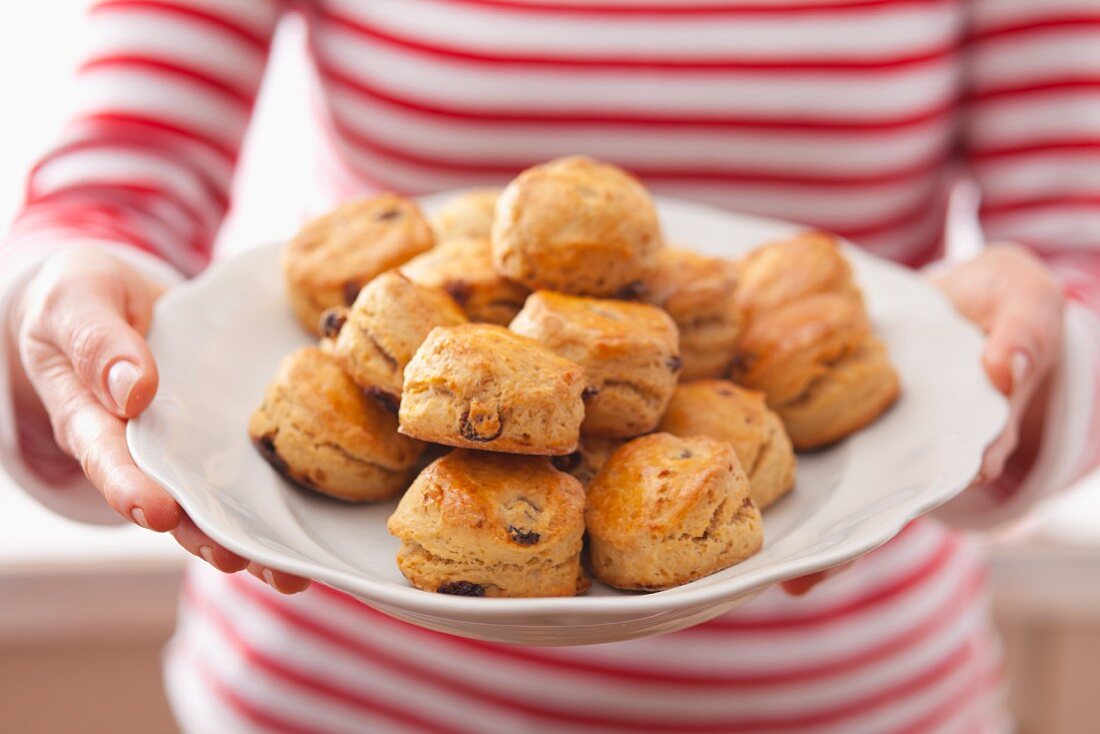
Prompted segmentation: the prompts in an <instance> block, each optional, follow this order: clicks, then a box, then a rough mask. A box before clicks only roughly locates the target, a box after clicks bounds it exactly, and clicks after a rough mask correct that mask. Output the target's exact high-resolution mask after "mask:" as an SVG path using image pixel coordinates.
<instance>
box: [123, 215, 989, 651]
mask: <svg viewBox="0 0 1100 734" xmlns="http://www.w3.org/2000/svg"><path fill="white" fill-rule="evenodd" d="M442 198H443V197H442V196H440V197H431V198H430V199H428V200H426V202H425V205H426V207H427V208H429V209H430V208H431V207H432V205H433V204H435V203H438V202H439V201H440V200H441V199H442ZM659 206H660V213H661V220H662V224H663V226H664V229H665V233H666V235H667V237H668V239H669V240H670V241H671V242H675V243H677V244H679V245H682V246H690V247H693V248H696V249H698V250H699V251H701V252H705V253H713V254H722V255H736V254H738V253H741V252H744V251H746V250H748V249H750V248H751V247H753V246H755V245H758V244H760V243H761V242H764V241H766V240H769V239H773V238H775V237H778V236H782V235H785V234H788V233H790V232H792V231H795V230H797V229H799V228H798V227H796V226H795V225H790V224H783V223H779V222H774V221H768V220H763V219H756V218H750V217H745V216H737V215H733V214H729V213H726V212H722V211H720V210H717V209H712V208H708V207H703V206H699V205H694V204H688V203H684V202H680V201H671V200H662V201H660V202H659ZM279 250H280V247H279V246H278V245H268V246H264V247H259V248H256V249H254V250H251V251H249V252H245V253H244V254H241V255H239V256H237V257H234V258H232V259H230V260H227V261H225V262H222V263H219V264H217V265H215V266H213V267H211V268H210V270H209V271H208V272H207V273H205V274H204V275H202V276H201V277H199V278H197V279H195V280H194V281H192V282H190V283H188V284H186V285H184V286H182V287H180V288H177V289H175V290H173V291H172V292H171V293H169V294H168V295H167V296H165V297H164V298H163V299H162V301H161V302H160V304H159V305H158V307H157V311H156V318H155V319H154V322H153V328H152V332H151V334H150V337H149V343H150V345H151V346H152V349H153V353H154V354H155V355H156V358H157V361H158V364H159V366H160V390H159V392H158V394H157V397H156V399H155V400H154V401H153V404H152V406H151V407H150V408H149V409H148V410H147V411H146V412H145V414H144V415H143V416H142V417H141V418H140V419H138V420H135V421H132V422H131V423H130V425H129V428H128V431H127V436H128V439H129V444H130V451H131V453H132V454H133V456H134V459H135V461H136V462H137V464H138V466H140V467H141V468H142V469H143V470H144V471H146V472H147V473H148V474H149V475H151V476H152V477H153V478H155V479H156V480H157V481H159V482H160V483H161V484H163V485H164V486H165V487H166V488H167V489H168V491H169V492H171V493H172V495H173V496H174V497H175V498H176V499H177V500H178V501H179V503H180V504H181V505H182V506H183V508H184V509H185V510H186V511H187V512H188V514H189V515H190V516H191V517H192V518H193V519H194V520H195V522H196V523H197V524H198V526H199V527H200V528H202V529H203V530H204V531H206V533H208V534H209V535H210V537H212V538H213V539H215V540H216V541H218V542H219V543H222V544H223V545H224V546H225V547H227V548H229V549H230V550H233V551H235V552H237V553H239V554H241V555H243V556H246V557H248V558H251V559H253V560H256V561H259V562H260V563H263V564H266V565H269V566H272V567H274V568H278V569H282V570H284V571H288V572H291V573H295V574H299V575H301V576H307V577H310V578H313V579H317V580H319V581H322V582H324V583H326V584H329V585H331V586H333V587H336V588H338V589H343V590H345V591H347V592H349V593H351V594H354V595H356V596H358V597H360V598H362V599H363V600H364V601H365V602H366V603H368V604H370V605H371V606H373V607H375V608H377V609H380V610H381V611H383V612H386V613H387V614H391V615H393V616H395V617H398V618H400V619H403V620H405V621H408V622H411V623H413V624H417V625H421V626H423V627H428V628H431V629H435V630H442V631H445V632H450V633H453V634H456V635H463V636H466V637H474V638H478V639H484V640H495V641H501V642H511V643H521V644H531V645H576V644H588V643H598V642H612V641H617V640H626V639H631V638H636V637H645V636H648V635H655V634H659V633H664V632H670V631H673V630H677V629H681V628H684V627H688V626H690V625H693V624H698V623H699V622H703V621H705V620H707V619H710V618H712V617H715V616H717V615H719V614H722V613H723V612H726V611H728V610H730V609H732V608H734V607H736V606H738V605H739V604H741V603H743V602H744V601H746V600H747V599H749V598H751V597H752V596H753V595H755V594H757V593H759V592H760V591H762V590H763V589H765V588H766V587H768V586H769V585H771V584H774V583H776V582H778V581H782V580H784V579H790V578H794V577H796V576H801V575H803V574H807V573H811V572H813V571H818V570H821V569H824V568H827V567H829V566H832V565H835V564H838V563H842V562H844V561H847V560H850V559H852V558H855V557H856V556H859V555H861V554H863V553H866V552H867V551H870V550H872V549H873V548H875V547H877V546H879V545H881V544H882V543H885V542H886V541H887V540H889V539H890V538H892V537H893V536H894V535H896V534H897V533H898V531H900V530H901V529H902V527H903V526H904V525H905V524H906V522H908V521H909V520H911V519H912V518H914V517H916V516H918V515H920V514H922V513H925V512H927V511H929V510H930V509H932V508H934V507H936V506H937V505H939V504H941V503H943V502H946V501H947V500H949V499H951V498H952V497H953V496H955V495H956V494H957V493H958V492H959V491H960V490H962V489H963V488H964V487H965V486H966V485H967V484H968V483H969V481H970V480H971V478H972V477H973V476H974V475H975V474H976V472H977V470H978V467H979V465H980V461H981V456H982V452H983V449H984V448H985V446H986V445H987V444H988V443H989V442H990V441H991V440H992V439H993V438H994V437H995V436H996V435H997V433H998V432H999V430H1000V428H1001V427H1002V426H1003V424H1004V422H1005V420H1006V417H1007V413H1008V410H1007V405H1006V403H1005V401H1004V399H1003V398H1002V397H1001V396H1000V395H999V394H998V393H997V392H996V391H995V390H994V389H993V388H992V387H991V386H990V384H989V382H988V381H987V380H986V377H985V375H984V373H983V372H982V369H981V360H980V353H981V347H982V337H981V334H979V332H978V331H977V330H976V329H975V328H974V327H973V326H971V325H970V324H969V323H967V322H966V321H964V320H963V319H962V318H960V317H959V316H958V315H957V314H956V313H955V311H954V310H953V309H952V308H951V306H950V305H949V304H948V302H947V301H946V300H945V299H944V298H943V296H941V295H940V293H939V292H938V291H936V290H935V289H933V288H931V287H930V286H928V285H927V284H925V283H924V281H922V280H921V279H920V278H919V277H917V276H916V275H914V274H912V273H910V272H908V271H906V270H905V269H903V268H901V267H898V266H896V265H893V264H891V263H888V262H885V261H883V260H880V259H877V258H875V257H872V256H870V255H867V254H865V253H862V252H860V251H859V250H857V249H855V248H850V249H849V250H848V255H849V256H850V258H851V260H852V263H853V265H854V267H855V271H856V276H857V278H858V281H859V283H860V285H861V286H862V287H863V289H864V291H865V293H866V296H867V303H868V306H869V308H870V311H871V316H872V319H873V321H874V325H875V329H876V330H877V332H878V334H879V335H880V336H881V337H882V338H883V340H884V341H885V342H886V344H887V345H888V347H889V351H890V356H891V358H892V359H893V361H894V363H895V364H896V365H897V367H898V370H899V372H900V374H901V382H902V397H901V399H900V400H899V402H898V404H897V405H895V406H894V407H893V408H892V409H891V410H890V411H889V412H888V413H887V414H886V415H884V416H883V417H882V418H881V419H879V420H878V421H877V422H875V423H874V424H873V425H872V426H870V427H869V428H867V429H865V430H863V431H861V432H860V433H858V434H856V435H855V436H853V437H851V438H849V439H848V440H846V441H844V442H843V443H840V444H838V445H837V446H835V447H833V448H831V449H829V450H827V451H822V452H818V453H815V454H810V455H805V456H800V457H799V465H798V484H797V487H796V488H795V491H794V492H792V493H791V494H790V495H789V496H788V497H786V498H785V499H783V500H782V501H781V502H779V503H778V504H777V505H775V506H774V507H773V508H770V509H769V510H768V512H767V513H766V516H765V520H764V528H765V544H764V548H763V550H762V551H761V552H760V553H758V554H757V555H755V556H753V557H752V558H750V559H749V560H747V561H745V562H743V563H741V564H738V565H736V566H734V567H732V568H729V569H726V570H725V571H721V572H719V573H716V574H714V575H712V576H708V577H706V578H704V579H700V580H699V581H695V582H693V583H690V584H687V585H685V586H680V587H678V588H675V589H670V590H668V591H662V592H658V593H654V594H644V595H643V594H627V593H620V592H616V591H614V590H611V589H608V588H607V587H604V586H602V585H600V584H598V583H597V584H594V585H593V588H592V590H591V591H590V592H589V593H588V594H587V595H585V596H580V597H575V598H549V599H482V598H468V597H460V596H448V595H443V594H432V593H427V592H423V591H419V590H417V589H414V588H412V587H411V586H410V585H409V584H408V583H407V582H406V581H405V579H404V578H403V577H402V576H401V574H400V572H399V571H398V570H397V566H396V564H395V562H394V556H395V554H396V552H397V548H398V542H397V540H396V539H395V538H393V537H391V536H390V535H388V534H387V533H386V519H387V517H389V515H390V513H391V511H392V510H393V507H394V505H395V503H394V502H389V503H385V504H380V505H373V506H369V505H368V506H359V505H349V504H344V503H340V502H337V501H333V500H329V499H326V498H324V497H319V496H317V495H314V494H311V493H309V492H307V491H303V490H301V489H299V488H297V487H294V486H291V485H290V484H288V483H287V482H285V481H284V480H283V479H282V478H280V477H279V475H277V474H276V473H275V472H274V471H272V469H271V468H270V467H269V466H268V465H267V464H266V463H264V461H263V460H262V459H261V458H260V456H259V455H258V454H257V453H256V451H255V450H254V449H253V448H252V446H251V445H250V444H249V441H248V437H247V435H246V426H247V423H248V416H249V414H250V413H251V411H252V409H253V408H254V407H255V406H256V405H258V404H259V402H260V397H261V394H262V392H263V389H264V386H265V385H266V383H267V382H268V380H269V379H270V378H271V376H272V375H273V374H274V372H275V367H276V364H277V363H278V362H279V360H280V359H281V358H282V357H283V356H284V355H286V354H288V353H290V352H291V351H293V350H294V349H295V348H297V347H300V346H302V345H304V344H307V343H309V339H308V337H307V336H306V334H305V333H304V332H303V331H302V329H301V328H300V327H299V326H298V324H297V322H296V321H295V320H294V318H293V316H292V315H291V312H290V309H289V307H288V305H287V301H286V298H285V296H284V294H283V281H282V277H281V273H280V270H279V265H278V254H279Z"/></svg>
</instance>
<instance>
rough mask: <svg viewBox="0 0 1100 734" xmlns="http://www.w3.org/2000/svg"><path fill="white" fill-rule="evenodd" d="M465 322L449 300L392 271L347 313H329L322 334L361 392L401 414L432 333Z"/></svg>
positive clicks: (376, 281)
mask: <svg viewBox="0 0 1100 734" xmlns="http://www.w3.org/2000/svg"><path fill="white" fill-rule="evenodd" d="M464 323H466V316H465V314H463V312H462V309H460V308H459V307H458V304H456V303H455V302H454V300H453V299H452V298H451V297H450V296H449V295H447V294H446V293H444V292H443V291H441V290H440V289H438V288H429V287H427V286H423V285H419V284H417V283H414V282H412V281H411V280H409V279H408V278H406V277H405V276H404V275H401V273H399V272H397V271H395V270H390V271H387V272H385V273H382V274H381V275H379V276H378V277H377V278H375V279H374V280H372V281H371V282H370V283H367V285H366V286H365V287H364V288H363V290H361V291H359V296H358V297H357V298H356V299H355V303H354V304H352V307H351V309H349V310H348V311H347V312H346V313H342V312H340V311H335V312H333V311H326V312H325V316H324V317H323V318H322V323H321V329H322V332H323V333H324V335H325V338H326V339H331V340H332V344H331V346H330V347H329V350H330V351H331V353H332V355H333V356H335V357H336V359H337V361H339V362H340V364H341V365H342V366H343V368H344V370H346V371H347V373H348V374H349V375H351V378H352V379H353V380H355V382H356V383H357V384H358V385H359V387H361V388H363V390H365V391H366V392H367V393H368V394H370V395H371V396H372V397H375V398H377V399H378V400H380V401H382V403H383V404H384V405H386V406H387V407H389V408H390V409H391V410H392V411H393V412H395V413H396V412H397V406H398V405H399V404H400V402H401V386H402V384H403V383H404V380H405V365H407V364H408V363H409V360H410V359H412V356H413V354H414V353H415V352H416V349H417V347H419V346H420V344H421V342H423V341H424V339H425V337H427V336H428V332H430V331H431V330H432V329H433V328H435V327H436V326H455V325H456V324H464Z"/></svg>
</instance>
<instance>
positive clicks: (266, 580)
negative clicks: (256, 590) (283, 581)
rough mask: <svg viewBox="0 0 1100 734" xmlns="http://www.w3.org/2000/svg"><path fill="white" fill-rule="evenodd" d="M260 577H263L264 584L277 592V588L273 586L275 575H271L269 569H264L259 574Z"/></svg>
mask: <svg viewBox="0 0 1100 734" xmlns="http://www.w3.org/2000/svg"><path fill="white" fill-rule="evenodd" d="M260 575H261V576H263V577H264V583H266V584H267V585H268V586H270V587H271V588H273V589H275V591H278V590H279V587H278V586H276V585H275V574H273V573H271V569H270V568H265V569H264V570H263V571H261V572H260Z"/></svg>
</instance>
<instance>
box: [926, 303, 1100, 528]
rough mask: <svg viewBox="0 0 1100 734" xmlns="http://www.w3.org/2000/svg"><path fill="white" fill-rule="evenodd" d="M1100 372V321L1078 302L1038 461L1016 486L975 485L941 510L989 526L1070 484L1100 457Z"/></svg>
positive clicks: (954, 521)
mask: <svg viewBox="0 0 1100 734" xmlns="http://www.w3.org/2000/svg"><path fill="white" fill-rule="evenodd" d="M1098 375H1100V323H1098V322H1097V320H1096V317H1095V316H1093V315H1092V314H1091V313H1090V312H1089V311H1088V310H1087V309H1085V308H1083V307H1081V306H1080V305H1078V304H1076V303H1072V302H1071V303H1070V304H1069V305H1068V306H1067V308H1066V316H1065V337H1064V341H1063V352H1062V357H1061V359H1059V360H1058V361H1057V362H1056V363H1055V366H1054V372H1053V374H1052V381H1051V388H1050V394H1049V397H1048V402H1047V407H1046V414H1045V416H1044V419H1043V436H1042V439H1041V443H1040V445H1039V450H1038V452H1037V454H1036V458H1035V462H1034V463H1033V464H1032V466H1031V470H1030V471H1029V472H1028V473H1027V475H1026V476H1024V477H1022V478H1021V479H1020V481H1019V483H1018V484H1017V485H1016V487H1015V488H1014V489H1013V491H1011V492H1007V493H1006V492H999V491H996V489H995V487H996V485H991V486H981V487H971V488H970V489H968V490H967V491H965V492H963V493H962V494H961V495H959V496H958V497H956V498H955V499H953V500H951V501H950V502H949V503H947V504H946V505H944V506H943V507H941V508H939V509H938V510H936V511H935V517H936V518H937V519H939V520H943V521H944V522H946V523H948V524H950V525H953V526H955V527H959V528H963V529H968V530H988V529H990V528H993V527H996V526H998V525H1003V524H1006V523H1009V522H1012V521H1014V520H1017V519H1020V518H1021V517H1023V516H1024V515H1025V514H1026V513H1027V512H1028V511H1029V510H1031V509H1032V508H1033V507H1034V506H1035V505H1036V504H1037V503H1039V502H1040V501H1042V500H1043V499H1046V498H1048V497H1050V496H1051V495H1054V494H1056V493H1058V492H1061V491H1062V490H1064V489H1067V488H1068V487H1069V486H1071V485H1072V484H1073V483H1074V481H1076V480H1077V479H1078V478H1080V477H1081V476H1082V474H1083V473H1085V472H1086V471H1087V470H1088V469H1089V468H1091V466H1092V464H1093V463H1094V461H1095V458H1096V457H1095V456H1094V454H1095V453H1096V451H1095V448H1096V447H1095V446H1094V445H1093V444H1095V442H1096V440H1097V438H1096V435H1095V433H1094V430H1093V423H1094V422H1095V419H1096V417H1097V412H1098V411H1097V407H1098V406H1097V402H1098V397H1100V396H1098V389H1097V388H1098V385H1097V382H1098Z"/></svg>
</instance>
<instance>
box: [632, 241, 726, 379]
mask: <svg viewBox="0 0 1100 734" xmlns="http://www.w3.org/2000/svg"><path fill="white" fill-rule="evenodd" d="M736 289H737V267H736V265H734V264H733V263H732V262H729V261H728V260H723V259H721V258H717V257H704V256H702V255H697V254H695V253H694V252H688V251H687V250H679V249H675V248H665V249H663V250H661V252H660V253H659V255H658V256H657V271H656V272H655V273H654V274H653V275H652V276H651V277H650V278H649V280H647V281H646V282H645V285H644V287H643V288H642V290H641V293H642V299H643V300H644V301H646V302H648V303H652V304H654V305H655V306H660V307H661V308H663V309H664V310H665V311H667V312H668V314H669V315H670V316H671V317H672V319H673V320H674V321H675V322H676V328H677V329H678V330H679V332H680V356H681V357H682V358H683V360H684V371H683V373H682V374H681V375H680V379H682V380H698V379H701V378H704V377H721V376H722V375H724V374H726V372H727V371H728V370H729V367H730V362H731V361H732V360H733V350H734V348H735V347H736V346H737V336H738V334H739V333H740V332H741V309H740V307H739V306H738V305H737V295H736Z"/></svg>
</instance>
